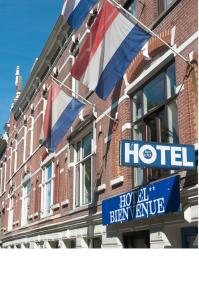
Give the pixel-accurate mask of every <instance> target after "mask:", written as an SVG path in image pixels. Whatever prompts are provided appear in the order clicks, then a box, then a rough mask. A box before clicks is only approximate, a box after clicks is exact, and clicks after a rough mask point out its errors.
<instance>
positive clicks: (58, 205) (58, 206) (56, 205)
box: [51, 203, 60, 210]
mask: <svg viewBox="0 0 199 300" xmlns="http://www.w3.org/2000/svg"><path fill="white" fill-rule="evenodd" d="M51 208H52V209H53V210H56V209H58V208H60V203H56V204H53V205H51Z"/></svg>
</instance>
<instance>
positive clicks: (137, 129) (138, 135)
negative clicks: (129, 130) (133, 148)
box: [133, 123, 143, 141]
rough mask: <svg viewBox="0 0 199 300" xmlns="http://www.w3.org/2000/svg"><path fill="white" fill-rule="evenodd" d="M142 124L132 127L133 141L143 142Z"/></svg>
mask: <svg viewBox="0 0 199 300" xmlns="http://www.w3.org/2000/svg"><path fill="white" fill-rule="evenodd" d="M142 127H143V126H142V124H141V123H140V124H136V125H135V126H134V127H133V130H134V135H133V136H134V140H137V141H142V140H143V136H142Z"/></svg>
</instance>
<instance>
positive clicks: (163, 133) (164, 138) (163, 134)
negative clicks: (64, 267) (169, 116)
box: [158, 110, 168, 143]
mask: <svg viewBox="0 0 199 300" xmlns="http://www.w3.org/2000/svg"><path fill="white" fill-rule="evenodd" d="M158 118H159V119H160V142H163V143H167V142H168V128H167V126H166V122H165V111H164V110H163V111H161V112H160V113H159V114H158Z"/></svg>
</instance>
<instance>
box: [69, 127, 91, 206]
mask: <svg viewBox="0 0 199 300" xmlns="http://www.w3.org/2000/svg"><path fill="white" fill-rule="evenodd" d="M89 135H91V153H90V154H89V155H87V156H86V157H82V154H83V147H82V144H83V143H82V141H83V140H84V139H85V138H86V137H87V136H89ZM79 143H81V146H80V159H79V160H77V159H78V151H77V146H78V144H79ZM94 155H95V147H94V133H93V129H92V128H91V127H90V126H89V128H88V129H87V130H86V131H83V132H82V133H81V135H79V136H78V137H77V138H76V139H75V141H74V176H73V208H74V209H77V208H81V207H85V206H87V205H90V204H92V203H93V199H94V185H93V183H94ZM89 159H91V193H90V194H91V199H90V201H88V202H87V203H86V201H85V199H84V197H83V164H84V163H85V162H86V161H88V160H89ZM78 166H80V178H79V182H80V186H79V195H80V196H79V201H78V204H77V199H76V197H77V189H76V187H77V181H76V172H77V167H78Z"/></svg>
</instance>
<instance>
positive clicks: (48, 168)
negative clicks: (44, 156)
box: [46, 163, 52, 180]
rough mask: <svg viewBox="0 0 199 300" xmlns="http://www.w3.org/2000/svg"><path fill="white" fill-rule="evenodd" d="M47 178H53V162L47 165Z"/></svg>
mask: <svg viewBox="0 0 199 300" xmlns="http://www.w3.org/2000/svg"><path fill="white" fill-rule="evenodd" d="M46 168H47V180H48V179H50V178H52V163H51V164H50V165H48V166H47V167H46Z"/></svg>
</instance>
